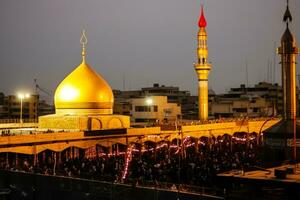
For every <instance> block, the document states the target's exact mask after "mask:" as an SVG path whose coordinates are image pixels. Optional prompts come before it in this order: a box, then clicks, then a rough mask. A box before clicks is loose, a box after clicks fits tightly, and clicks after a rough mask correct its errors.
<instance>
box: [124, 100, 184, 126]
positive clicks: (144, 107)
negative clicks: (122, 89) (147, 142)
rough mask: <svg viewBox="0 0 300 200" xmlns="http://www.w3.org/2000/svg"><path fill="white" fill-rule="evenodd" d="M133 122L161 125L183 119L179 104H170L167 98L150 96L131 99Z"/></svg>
mask: <svg viewBox="0 0 300 200" xmlns="http://www.w3.org/2000/svg"><path fill="white" fill-rule="evenodd" d="M131 108H132V109H131V111H130V113H131V121H132V122H142V123H144V122H146V123H148V122H150V123H161V122H170V121H176V120H177V119H181V107H180V105H179V104H178V103H170V102H168V98H167V97H166V96H148V97H144V98H134V99H131Z"/></svg>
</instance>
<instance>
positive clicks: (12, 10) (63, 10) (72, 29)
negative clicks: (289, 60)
mask: <svg viewBox="0 0 300 200" xmlns="http://www.w3.org/2000/svg"><path fill="white" fill-rule="evenodd" d="M202 3H203V4H204V9H205V16H206V20H207V23H208V25H207V33H208V48H209V61H210V62H211V63H212V70H211V72H210V78H209V88H210V89H213V90H214V91H215V92H217V93H222V92H225V91H228V90H229V89H230V87H237V86H239V85H240V84H242V83H246V62H247V66H248V79H249V84H250V85H253V84H255V83H257V82H258V81H268V80H270V79H271V78H270V77H268V74H274V73H267V71H268V62H273V60H274V52H275V49H274V43H275V42H276V46H278V45H279V41H280V38H281V35H282V34H283V32H284V30H285V24H284V23H283V22H282V17H283V13H284V11H285V8H286V1H285V0H184V1H183V0H84V1H83V0H26V1H23V0H1V2H0V25H1V28H0V43H1V46H0V60H1V68H0V75H1V76H0V91H3V92H5V93H6V94H15V93H17V92H18V91H21V90H23V91H24V90H25V91H28V92H33V91H34V82H33V80H34V79H35V78H36V79H37V80H38V83H39V85H40V86H41V87H42V88H44V89H46V90H47V91H51V92H52V93H53V92H54V90H55V88H56V86H57V85H58V84H59V82H60V81H61V80H62V79H63V78H64V77H65V76H66V75H67V74H68V73H70V72H71V71H72V70H73V69H74V68H75V67H76V66H78V65H79V64H80V62H81V45H80V42H79V40H80V35H81V30H82V29H83V28H84V29H86V31H87V37H88V45H87V54H88V55H87V62H88V63H89V64H90V65H91V66H92V67H93V68H94V69H95V70H96V71H97V72H98V73H100V74H102V76H103V77H104V78H105V79H106V80H107V81H108V83H109V84H110V85H111V87H112V88H114V89H123V88H125V89H126V90H129V89H139V88H141V87H146V86H151V85H152V84H153V83H154V82H157V83H160V84H164V85H173V86H179V87H180V88H181V89H183V90H190V91H191V92H192V94H196V89H197V78H196V73H195V71H194V68H193V63H194V62H195V61H196V45H197V32H198V27H197V22H198V17H199V14H200V12H199V11H200V5H201V4H202ZM296 8H300V1H299V0H290V10H291V13H292V15H293V23H292V24H291V25H290V27H291V31H292V32H293V33H294V35H295V36H296V39H298V41H299V40H300V12H299V10H298V11H297V10H296ZM268 60H269V61H268ZM275 60H276V63H279V56H278V55H276V59H275ZM298 60H299V59H298ZM297 68H298V70H297V71H298V73H300V71H299V65H298V66H297ZM280 71H281V70H280V66H279V64H276V66H275V74H276V77H275V80H276V82H280ZM124 82H125V85H124V84H123V83H124Z"/></svg>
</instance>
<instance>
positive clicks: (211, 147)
mask: <svg viewBox="0 0 300 200" xmlns="http://www.w3.org/2000/svg"><path fill="white" fill-rule="evenodd" d="M258 153H259V146H258V145H257V142H256V138H251V137H247V139H239V138H234V137H233V138H230V137H222V138H219V139H207V138H204V139H203V140H202V139H198V140H196V139H194V138H190V137H187V138H185V139H184V140H183V141H180V140H176V139H175V140H174V141H171V142H168V141H161V142H159V143H154V142H145V143H143V144H137V143H133V144H130V145H129V146H128V147H124V148H123V151H122V148H119V150H118V151H115V152H112V153H108V152H105V148H104V147H103V148H102V150H101V151H100V153H96V154H91V152H90V151H88V150H85V151H84V152H82V153H81V154H78V155H77V156H70V155H67V154H66V156H65V157H63V158H62V159H61V160H60V161H58V158H56V157H55V158H54V157H53V154H48V155H46V158H45V159H43V160H41V159H40V160H39V162H37V163H36V164H35V166H34V165H33V160H32V159H31V158H30V157H28V156H26V155H23V156H21V155H19V157H18V159H19V161H18V162H16V159H15V158H13V159H11V158H10V157H7V155H6V157H5V156H1V159H2V160H1V162H0V164H1V166H0V167H1V168H2V169H8V170H19V171H25V172H32V173H40V174H45V175H60V176H68V177H76V178H86V179H95V180H105V181H114V182H134V183H135V184H146V183H147V182H160V183H161V182H168V183H174V184H188V185H201V186H204V185H205V186H208V185H211V184H213V183H214V182H215V177H216V175H217V174H218V173H222V172H225V171H229V170H239V171H241V172H242V171H244V170H248V169H249V168H251V167H253V166H255V165H258V163H259V155H258ZM5 159H6V160H5ZM8 159H10V160H9V161H8Z"/></svg>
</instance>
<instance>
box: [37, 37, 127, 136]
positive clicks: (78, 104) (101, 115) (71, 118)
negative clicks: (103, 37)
mask: <svg viewBox="0 0 300 200" xmlns="http://www.w3.org/2000/svg"><path fill="white" fill-rule="evenodd" d="M80 42H81V44H82V62H81V64H80V65H79V66H78V67H77V68H76V69H75V70H74V71H72V72H71V73H70V74H69V75H68V76H67V77H66V78H65V79H64V80H63V81H62V82H61V83H60V84H59V85H58V87H57V88H56V91H55V95H54V104H55V114H52V115H46V116H42V117H39V128H40V129H52V130H55V129H57V130H77V131H84V130H101V129H118V128H128V127H130V119H129V116H125V115H113V105H114V95H113V92H112V89H111V87H110V86H109V84H108V83H107V82H106V81H105V80H104V78H102V76H101V75H100V74H98V73H97V72H95V71H94V70H93V69H92V68H91V67H90V66H89V65H88V64H87V62H86V49H85V46H86V44H87V38H86V36H85V32H84V31H83V33H82V37H81V40H80Z"/></svg>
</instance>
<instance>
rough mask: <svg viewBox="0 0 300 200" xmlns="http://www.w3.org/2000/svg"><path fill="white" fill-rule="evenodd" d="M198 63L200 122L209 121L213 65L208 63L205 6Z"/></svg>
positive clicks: (199, 24) (196, 66) (201, 23)
mask: <svg viewBox="0 0 300 200" xmlns="http://www.w3.org/2000/svg"><path fill="white" fill-rule="evenodd" d="M198 26H199V32H198V48H197V54H198V62H197V63H195V64H194V67H195V70H196V72H197V76H198V100H199V102H198V106H199V120H207V119H208V75H209V71H210V69H211V65H210V64H209V63H208V61H207V58H208V49H207V34H206V29H205V28H206V19H205V16H204V11H203V6H201V15H200V19H199V22H198Z"/></svg>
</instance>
